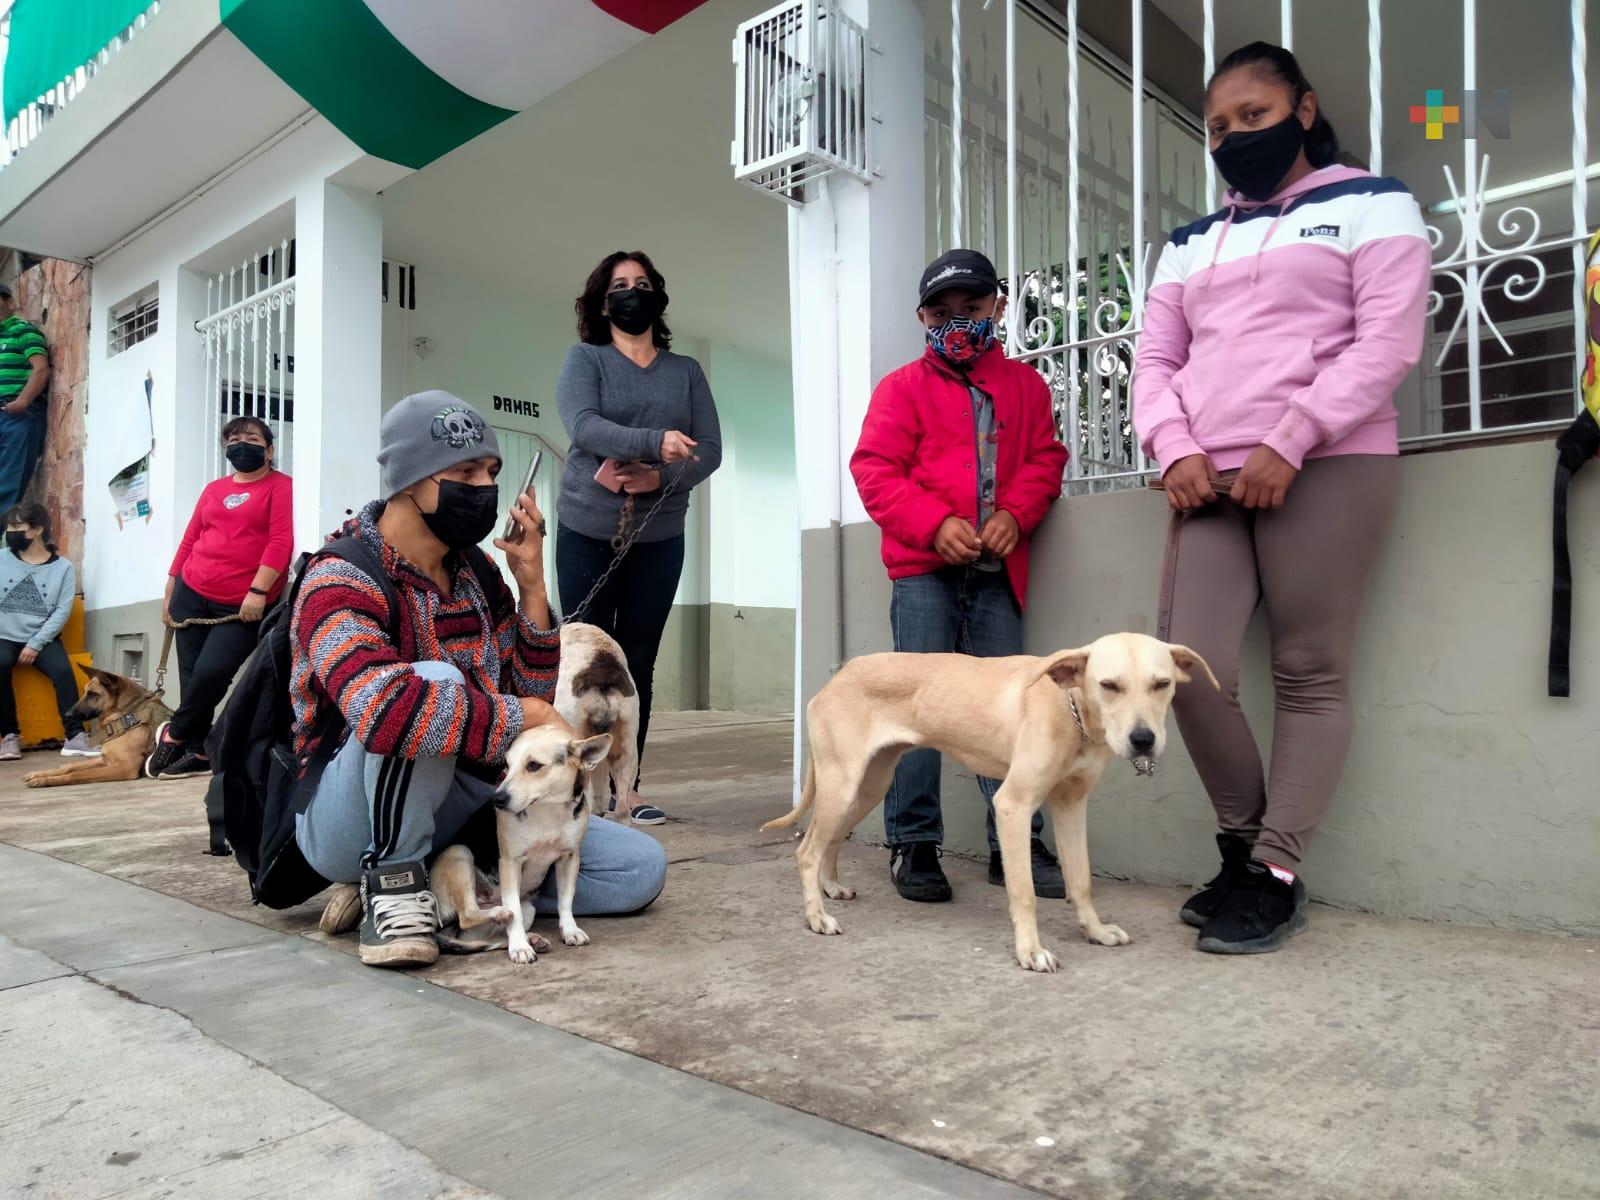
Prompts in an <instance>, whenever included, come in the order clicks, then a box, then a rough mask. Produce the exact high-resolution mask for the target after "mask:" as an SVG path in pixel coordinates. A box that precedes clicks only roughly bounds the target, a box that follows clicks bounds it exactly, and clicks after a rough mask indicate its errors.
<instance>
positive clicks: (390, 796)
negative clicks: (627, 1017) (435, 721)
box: [295, 662, 667, 917]
mask: <svg viewBox="0 0 1600 1200" xmlns="http://www.w3.org/2000/svg"><path fill="white" fill-rule="evenodd" d="M412 670H414V671H415V672H416V673H417V674H419V675H422V676H423V677H424V678H428V679H448V680H452V681H454V682H456V683H462V682H465V680H464V678H463V676H462V674H461V672H460V671H459V670H458V669H457V668H456V667H455V666H454V665H453V664H451V663H444V662H420V663H414V664H412ZM493 792H494V785H493V784H491V783H488V782H486V781H485V780H483V779H480V778H479V777H478V776H477V775H474V774H472V773H470V772H468V771H463V770H457V768H456V760H455V759H454V758H417V759H388V758H383V757H382V756H380V755H377V754H369V753H368V752H367V751H366V749H365V748H363V747H362V746H361V744H360V743H359V742H357V741H356V740H355V739H354V738H350V739H348V740H347V741H346V742H345V744H344V745H343V746H341V747H340V748H339V752H338V753H337V754H335V755H334V757H333V761H332V762H330V763H329V764H328V766H327V769H326V770H325V771H324V772H323V774H322V778H321V779H320V780H318V781H317V790H316V793H315V794H314V795H313V796H312V798H311V803H310V804H309V805H307V806H306V811H305V812H304V813H302V814H301V815H300V816H299V817H298V818H296V824H295V840H296V841H297V842H298V843H299V845H300V853H301V854H303V855H305V859H306V862H308V863H310V864H311V867H312V868H313V869H314V870H315V871H316V872H317V873H318V874H319V875H321V876H322V877H323V878H324V879H327V880H330V881H331V882H333V883H355V882H357V881H358V880H359V879H360V878H361V872H362V871H363V869H365V868H366V867H371V866H384V865H387V864H389V863H402V862H422V861H423V860H425V859H431V858H433V857H434V856H435V855H437V854H438V852H439V851H441V850H443V849H444V848H445V847H446V846H449V845H451V844H452V843H454V842H457V841H462V842H466V843H467V844H468V845H471V844H472V843H473V842H474V841H477V842H482V841H483V840H485V839H484V837H483V836H482V834H483V833H484V832H485V831H486V832H487V842H488V846H487V847H482V846H479V847H475V848H474V857H475V858H476V859H477V861H478V862H480V863H481V862H484V861H485V853H484V851H485V849H487V850H488V853H489V854H491V855H492V854H493V846H494V835H493V829H494V822H493V819H492V810H491V809H490V808H489V804H490V799H489V797H490V796H491V794H492V793H493ZM380 804H381V806H382V809H383V811H382V813H381V814H380V813H379V812H378V809H379V807H380ZM486 815H487V816H489V819H488V820H487V821H486V822H482V821H480V820H478V819H480V818H483V817H484V816H486ZM380 816H381V821H380V820H379V819H378V818H379V817H380ZM379 824H381V826H382V828H383V830H384V836H383V844H382V845H379V844H377V843H378V839H377V838H376V837H375V836H374V827H375V825H379ZM472 825H482V826H484V827H485V828H484V829H480V830H479V831H478V833H479V836H476V837H475V836H473V835H472V833H471V832H469V826H472ZM578 858H579V867H578V888H577V891H576V893H575V894H574V895H573V898H572V911H573V913H574V914H575V915H577V916H580V917H593V916H611V915H613V914H622V913H632V912H638V911H639V910H640V909H642V908H646V907H648V906H649V905H650V903H651V902H652V901H653V900H655V898H656V897H657V896H659V895H660V894H661V889H662V887H664V886H665V884H666V878H667V852H666V851H665V850H663V849H662V848H661V843H660V842H658V841H656V840H655V839H654V838H653V837H651V836H650V835H649V834H647V833H644V832H642V831H640V830H638V829H634V828H632V827H631V826H627V825H622V824H619V823H617V822H615V821H605V820H600V819H598V818H596V819H594V820H591V821H590V822H589V830H588V832H587V833H586V834H584V838H583V844H582V846H581V847H580V848H579V851H578ZM534 904H535V907H537V908H538V909H540V910H541V911H543V910H547V909H551V908H553V907H554V906H555V872H554V871H551V872H550V874H549V875H548V876H546V878H545V881H544V883H543V885H542V886H541V887H540V889H539V893H538V896H537V898H536V899H535V901H534Z"/></svg>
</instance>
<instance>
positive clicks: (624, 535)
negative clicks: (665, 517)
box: [556, 460, 692, 629]
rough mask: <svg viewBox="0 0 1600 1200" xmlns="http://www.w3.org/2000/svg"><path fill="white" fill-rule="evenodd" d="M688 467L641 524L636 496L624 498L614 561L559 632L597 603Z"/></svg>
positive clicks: (614, 541) (681, 467)
mask: <svg viewBox="0 0 1600 1200" xmlns="http://www.w3.org/2000/svg"><path fill="white" fill-rule="evenodd" d="M690 461H692V460H690ZM688 465H689V463H688V461H685V462H682V463H679V464H678V470H677V471H675V472H674V473H673V476H672V478H671V479H670V480H669V481H668V482H667V486H666V487H664V488H662V489H661V495H660V496H659V497H658V498H657V499H656V502H655V503H654V504H652V505H651V506H650V511H649V512H647V513H645V515H644V520H642V521H640V522H639V524H638V525H632V523H633V513H634V497H633V496H632V495H629V496H627V497H626V498H624V499H623V501H622V513H621V515H620V517H619V518H618V520H617V532H616V535H615V536H614V537H613V538H612V539H611V549H612V550H613V551H615V554H614V556H613V557H612V559H611V562H610V565H608V566H607V567H606V569H605V570H604V571H602V572H600V578H599V579H596V580H595V581H594V586H593V587H592V588H590V589H589V594H588V595H587V596H585V597H584V598H583V603H581V604H579V605H578V607H577V608H575V609H573V610H572V612H571V613H569V614H567V615H566V616H564V617H562V618H561V620H560V621H558V622H557V623H556V627H557V628H558V629H559V628H560V627H561V626H562V625H573V624H576V623H578V622H579V621H582V620H583V617H584V614H585V613H587V612H588V611H589V605H591V604H593V603H594V598H595V597H596V596H598V595H599V594H600V589H601V588H603V587H605V585H606V580H608V579H610V578H611V575H612V572H614V571H615V570H616V569H617V567H618V566H620V565H621V563H622V560H623V559H624V558H625V557H626V556H627V553H628V551H629V550H632V549H633V544H634V543H635V542H637V541H638V540H639V535H640V534H641V533H643V532H644V531H645V530H646V529H647V528H648V527H649V525H650V521H651V518H653V517H654V516H655V515H656V513H658V512H660V511H661V506H662V505H663V504H665V503H666V502H667V497H668V496H670V495H672V493H673V492H674V491H676V490H677V487H678V483H679V482H680V481H681V480H682V479H683V472H684V469H685V468H686V467H687V466H688ZM630 525H632V529H631V530H630V528H629V526H630Z"/></svg>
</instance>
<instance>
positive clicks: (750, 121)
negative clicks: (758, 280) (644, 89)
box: [733, 0, 870, 204]
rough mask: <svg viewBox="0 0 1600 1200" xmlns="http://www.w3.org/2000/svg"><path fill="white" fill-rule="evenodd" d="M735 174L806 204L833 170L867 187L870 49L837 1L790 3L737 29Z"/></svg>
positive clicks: (796, 0)
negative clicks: (808, 188) (814, 185)
mask: <svg viewBox="0 0 1600 1200" xmlns="http://www.w3.org/2000/svg"><path fill="white" fill-rule="evenodd" d="M733 61H734V64H735V66H736V68H737V77H736V83H735V89H734V106H735V118H734V120H735V129H734V133H735V137H734V142H733V168H734V170H733V174H734V178H736V179H738V180H739V181H740V182H741V183H745V184H748V185H749V186H750V187H753V188H755V189H756V190H757V191H761V192H766V193H768V194H769V195H775V196H778V197H779V198H781V199H783V200H786V201H788V202H789V203H790V204H801V203H803V202H804V201H805V199H806V193H805V185H806V184H807V183H810V182H811V181H813V180H816V179H821V178H822V177H823V176H824V175H828V174H830V173H832V172H834V171H845V172H847V173H848V174H851V175H854V176H855V177H856V178H858V179H863V180H865V179H867V178H868V176H869V168H868V157H867V156H868V145H867V130H868V112H869V111H870V110H869V108H868V101H867V46H866V35H865V33H864V31H863V30H862V28H861V26H860V25H858V24H856V23H855V22H854V21H852V20H851V19H850V18H849V17H847V16H845V15H844V14H843V13H841V12H840V11H839V10H838V8H837V7H836V6H835V5H834V4H832V3H830V0H792V2H791V3H788V4H783V5H780V6H779V7H777V8H774V9H771V10H769V11H767V12H765V13H762V14H761V15H760V16H758V17H755V18H753V19H752V20H749V21H746V22H744V23H743V24H742V25H740V26H739V32H738V36H737V37H736V38H735V39H734V43H733Z"/></svg>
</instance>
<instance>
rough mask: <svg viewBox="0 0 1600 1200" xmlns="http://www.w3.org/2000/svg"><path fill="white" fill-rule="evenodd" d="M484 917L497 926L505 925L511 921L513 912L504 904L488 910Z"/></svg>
mask: <svg viewBox="0 0 1600 1200" xmlns="http://www.w3.org/2000/svg"><path fill="white" fill-rule="evenodd" d="M483 915H484V916H485V917H486V918H488V919H489V920H490V921H493V922H494V923H495V924H496V925H504V924H506V923H507V922H509V921H510V920H511V910H510V909H509V908H507V907H506V906H505V905H504V904H497V905H496V906H495V907H494V908H486V909H484V910H483Z"/></svg>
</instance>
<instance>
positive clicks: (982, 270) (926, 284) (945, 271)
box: [917, 250, 1000, 306]
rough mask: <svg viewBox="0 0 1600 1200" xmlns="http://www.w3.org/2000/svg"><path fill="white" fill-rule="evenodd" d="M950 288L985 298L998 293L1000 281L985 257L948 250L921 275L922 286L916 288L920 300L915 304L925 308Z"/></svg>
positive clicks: (969, 252)
mask: <svg viewBox="0 0 1600 1200" xmlns="http://www.w3.org/2000/svg"><path fill="white" fill-rule="evenodd" d="M949 288H960V289H961V290H962V291H964V292H972V293H973V294H974V295H978V296H987V295H989V294H990V293H992V292H998V291H999V290H1000V277H999V275H997V274H995V269H994V264H993V263H992V262H990V261H989V259H988V256H987V255H984V254H980V253H979V252H978V251H976V250H951V251H948V252H947V253H945V254H941V255H940V256H939V257H938V258H936V259H934V260H933V261H932V262H931V263H929V264H928V267H927V269H926V270H925V271H923V272H922V283H921V285H920V286H919V287H918V288H917V295H918V296H920V297H921V299H919V300H918V301H917V304H918V305H919V306H920V305H925V304H927V303H928V301H929V300H931V299H932V298H933V297H934V296H936V295H938V294H939V293H940V292H942V291H946V290H947V289H949Z"/></svg>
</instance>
